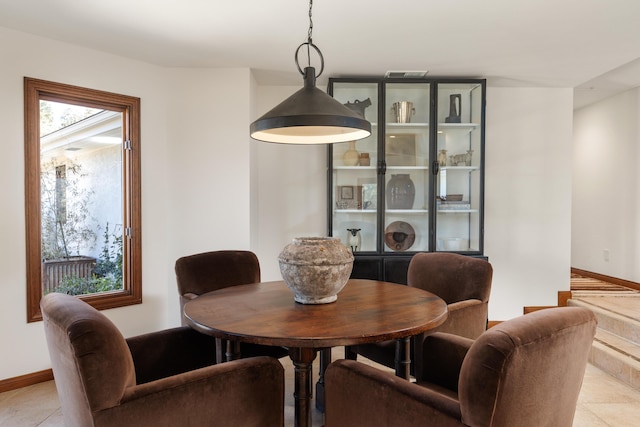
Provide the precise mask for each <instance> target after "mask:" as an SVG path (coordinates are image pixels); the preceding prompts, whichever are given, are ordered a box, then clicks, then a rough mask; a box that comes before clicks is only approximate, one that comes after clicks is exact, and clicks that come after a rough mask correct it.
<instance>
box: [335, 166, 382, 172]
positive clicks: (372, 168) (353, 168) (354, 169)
mask: <svg viewBox="0 0 640 427" xmlns="http://www.w3.org/2000/svg"><path fill="white" fill-rule="evenodd" d="M333 170H351V171H357V170H362V171H366V170H369V171H371V170H376V167H375V166H334V167H333Z"/></svg>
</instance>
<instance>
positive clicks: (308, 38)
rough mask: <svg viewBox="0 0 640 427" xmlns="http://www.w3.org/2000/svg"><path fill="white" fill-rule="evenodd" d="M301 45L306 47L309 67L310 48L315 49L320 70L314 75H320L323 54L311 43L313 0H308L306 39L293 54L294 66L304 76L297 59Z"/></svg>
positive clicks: (322, 66) (322, 67)
mask: <svg viewBox="0 0 640 427" xmlns="http://www.w3.org/2000/svg"><path fill="white" fill-rule="evenodd" d="M302 46H306V47H307V67H311V49H312V48H313V50H315V51H316V53H317V54H318V56H319V57H320V72H319V73H318V74H316V77H320V74H322V72H323V71H324V56H322V52H320V49H319V48H318V46H316V45H315V44H313V0H309V31H308V32H307V41H306V42H304V43H302V44H301V45H300V46H298V49H296V54H295V61H296V66H297V67H298V71H299V72H300V74H302V75H303V76H304V75H305V73H304V71H302V68H300V62H299V61H298V54H299V53H300V48H302Z"/></svg>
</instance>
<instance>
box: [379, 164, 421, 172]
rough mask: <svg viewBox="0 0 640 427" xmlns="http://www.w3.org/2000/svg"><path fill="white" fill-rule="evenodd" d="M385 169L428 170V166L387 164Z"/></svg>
mask: <svg viewBox="0 0 640 427" xmlns="http://www.w3.org/2000/svg"><path fill="white" fill-rule="evenodd" d="M387 170H422V171H426V170H429V166H389V165H387Z"/></svg>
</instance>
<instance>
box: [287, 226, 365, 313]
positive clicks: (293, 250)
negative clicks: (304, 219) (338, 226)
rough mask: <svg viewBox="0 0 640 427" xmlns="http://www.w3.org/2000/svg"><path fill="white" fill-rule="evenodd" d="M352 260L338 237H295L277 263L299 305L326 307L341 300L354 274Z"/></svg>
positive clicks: (351, 255) (350, 254) (349, 252)
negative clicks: (352, 273)
mask: <svg viewBox="0 0 640 427" xmlns="http://www.w3.org/2000/svg"><path fill="white" fill-rule="evenodd" d="M353 259H354V258H353V254H352V253H351V251H350V250H349V248H347V247H346V246H345V245H343V244H342V243H341V242H340V239H338V238H337V237H296V238H294V239H293V241H292V242H291V243H289V244H288V245H287V246H285V247H284V249H283V250H282V252H281V253H280V256H279V257H278V262H279V264H280V273H281V274H282V278H283V279H284V282H285V283H286V284H287V286H288V287H289V289H291V290H292V291H293V294H294V300H295V301H296V302H299V303H301V304H326V303H330V302H334V301H335V300H337V299H338V292H340V291H341V290H342V288H343V287H344V285H346V284H347V280H349V276H350V275H351V270H352V269H353Z"/></svg>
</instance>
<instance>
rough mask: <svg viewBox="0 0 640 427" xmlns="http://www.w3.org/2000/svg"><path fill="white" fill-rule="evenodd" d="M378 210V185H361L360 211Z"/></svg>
mask: <svg viewBox="0 0 640 427" xmlns="http://www.w3.org/2000/svg"><path fill="white" fill-rule="evenodd" d="M377 208H378V184H375V183H363V184H362V209H366V210H376V209H377Z"/></svg>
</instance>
